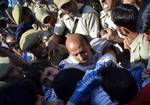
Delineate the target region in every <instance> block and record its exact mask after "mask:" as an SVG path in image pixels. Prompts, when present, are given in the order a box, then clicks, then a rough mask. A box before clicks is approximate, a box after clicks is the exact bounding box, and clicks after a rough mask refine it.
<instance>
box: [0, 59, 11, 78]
mask: <svg viewBox="0 0 150 105" xmlns="http://www.w3.org/2000/svg"><path fill="white" fill-rule="evenodd" d="M9 67H10V59H9V58H8V57H0V79H2V78H3V77H4V76H5V75H6V74H7V73H8V71H9Z"/></svg>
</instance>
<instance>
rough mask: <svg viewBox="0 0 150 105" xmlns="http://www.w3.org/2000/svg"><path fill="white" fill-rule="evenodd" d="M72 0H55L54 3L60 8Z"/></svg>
mask: <svg viewBox="0 0 150 105" xmlns="http://www.w3.org/2000/svg"><path fill="white" fill-rule="evenodd" d="M70 1H71V0H54V3H55V4H56V5H57V7H58V9H60V8H61V7H62V6H63V5H64V4H66V3H68V2H70Z"/></svg>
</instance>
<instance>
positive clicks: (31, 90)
mask: <svg viewBox="0 0 150 105" xmlns="http://www.w3.org/2000/svg"><path fill="white" fill-rule="evenodd" d="M37 94H38V93H37V88H36V86H35V85H34V83H33V82H32V81H29V80H23V81H17V82H15V83H11V84H8V85H6V86H3V87H2V88H0V104H1V105H36V101H37Z"/></svg>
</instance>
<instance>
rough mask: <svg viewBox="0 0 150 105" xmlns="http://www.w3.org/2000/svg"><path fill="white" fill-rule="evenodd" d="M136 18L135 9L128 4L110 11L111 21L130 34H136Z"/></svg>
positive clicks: (136, 11)
mask: <svg viewBox="0 0 150 105" xmlns="http://www.w3.org/2000/svg"><path fill="white" fill-rule="evenodd" d="M137 17H138V10H137V8H136V7H134V6H133V5H130V4H121V5H119V6H117V7H116V8H114V9H113V10H112V21H113V22H114V23H115V24H116V25H117V26H121V27H125V28H127V29H129V30H130V31H132V32H136V22H137Z"/></svg>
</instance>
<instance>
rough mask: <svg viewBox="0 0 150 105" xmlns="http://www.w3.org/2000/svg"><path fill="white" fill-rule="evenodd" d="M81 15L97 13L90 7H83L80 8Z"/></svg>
mask: <svg viewBox="0 0 150 105" xmlns="http://www.w3.org/2000/svg"><path fill="white" fill-rule="evenodd" d="M81 13H82V14H85V13H86V14H98V12H97V11H96V10H95V9H93V8H92V7H91V6H90V5H84V6H83V7H82V8H81Z"/></svg>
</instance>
